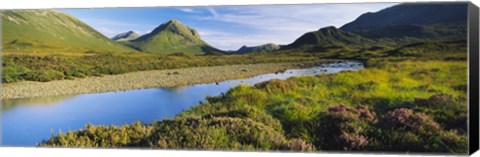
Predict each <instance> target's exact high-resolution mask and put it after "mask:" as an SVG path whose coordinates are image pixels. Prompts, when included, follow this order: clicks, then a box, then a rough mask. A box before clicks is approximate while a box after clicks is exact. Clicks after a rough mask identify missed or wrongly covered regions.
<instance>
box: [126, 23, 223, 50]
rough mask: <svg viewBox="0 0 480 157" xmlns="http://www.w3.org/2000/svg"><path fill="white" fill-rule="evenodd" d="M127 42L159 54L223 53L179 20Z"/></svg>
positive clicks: (131, 45) (140, 48)
mask: <svg viewBox="0 0 480 157" xmlns="http://www.w3.org/2000/svg"><path fill="white" fill-rule="evenodd" d="M125 44H126V45H127V46H130V47H132V48H134V49H137V50H140V51H144V52H148V53H157V54H171V53H184V54H210V53H222V51H220V50H218V49H216V48H214V47H212V46H210V45H208V44H207V43H206V42H205V41H203V40H202V39H201V38H200V35H199V34H198V32H197V31H196V30H194V29H192V28H190V27H188V26H186V25H184V24H182V23H180V21H177V20H170V21H168V22H166V23H163V24H161V25H160V26H158V27H157V28H155V29H154V30H153V31H152V32H150V33H148V34H145V35H143V36H141V37H139V38H137V39H135V40H132V41H130V42H127V43H125Z"/></svg>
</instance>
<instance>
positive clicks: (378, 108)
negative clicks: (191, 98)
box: [41, 60, 468, 153]
mask: <svg viewBox="0 0 480 157" xmlns="http://www.w3.org/2000/svg"><path fill="white" fill-rule="evenodd" d="M466 76H467V64H466V62H465V61H444V60H430V61H408V60H407V61H400V62H388V63H386V64H385V65H382V66H378V67H370V68H368V69H365V70H361V71H349V72H341V73H337V74H329V75H318V76H306V77H294V78H290V79H288V80H271V81H268V82H264V83H260V84H257V85H255V86H246V85H240V86H238V87H236V88H233V89H231V90H229V91H228V92H227V93H224V94H222V95H221V96H217V97H209V98H207V101H206V102H202V103H201V104H199V105H197V106H195V107H192V108H190V109H189V110H187V111H184V112H182V113H181V114H179V115H177V116H176V117H175V118H173V119H171V120H164V121H160V122H154V123H153V124H134V125H133V126H130V127H138V128H146V129H147V130H148V129H151V131H150V132H149V133H146V134H139V133H135V132H133V133H129V132H128V131H127V132H125V131H121V130H122V129H124V128H125V127H129V126H128V125H126V126H122V127H113V126H112V127H107V128H105V127H104V126H89V127H88V128H90V129H96V130H99V133H97V134H100V135H96V134H93V135H91V134H85V133H84V131H73V132H68V133H66V134H59V135H57V136H54V137H52V138H51V139H49V140H47V141H44V142H43V143H42V144H41V145H42V146H45V145H48V146H79V147H85V146H86V147H90V146H101V147H124V146H146V147H160V148H191V149H215V150H219V149H220V150H225V149H233V150H237V149H239V150H297V151H298V150H303V151H309V150H362V151H396V152H406V151H408V152H447V153H466V152H467V150H468V147H467V136H466V134H465V132H466V122H467V121H466V114H467V104H466V88H465V86H466V83H467V80H466ZM234 124H235V125H234ZM137 125H138V126H137ZM211 125H214V126H211ZM88 128H87V129H88ZM207 130H208V131H207ZM102 133H105V135H102ZM120 133H122V134H125V135H124V136H134V137H135V139H134V140H130V141H136V142H124V144H112V143H110V142H112V140H111V139H112V138H111V137H110V136H108V135H117V134H120ZM137 135H145V137H137ZM149 135H151V136H149ZM107 139H108V140H107ZM127 139H128V138H127ZM259 139H261V140H259ZM116 141H118V140H116ZM127 141H128V140H127ZM226 141H232V142H231V143H230V142H226ZM85 143H88V144H85ZM116 143H118V142H116ZM294 148H295V149H294Z"/></svg>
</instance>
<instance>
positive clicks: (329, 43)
mask: <svg viewBox="0 0 480 157" xmlns="http://www.w3.org/2000/svg"><path fill="white" fill-rule="evenodd" d="M372 43H373V41H372V40H370V39H367V38H364V37H362V36H359V35H356V34H354V33H350V32H345V31H342V30H340V29H337V28H335V27H333V26H330V27H325V28H322V29H320V30H318V31H313V32H308V33H305V34H304V35H302V36H301V37H300V38H298V39H297V40H295V41H294V42H293V43H291V44H289V45H286V46H284V47H282V49H319V48H326V47H335V46H362V45H366V44H372Z"/></svg>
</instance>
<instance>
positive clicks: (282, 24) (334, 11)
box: [60, 3, 396, 50]
mask: <svg viewBox="0 0 480 157" xmlns="http://www.w3.org/2000/svg"><path fill="white" fill-rule="evenodd" d="M393 5H396V3H364V4H315V5H264V6H262V5H259V6H201V7H158V8H96V9H62V10H60V11H62V12H65V13H68V14H70V15H73V16H75V17H77V18H79V19H80V20H82V21H83V22H85V23H87V24H88V25H90V26H92V27H93V28H94V29H96V30H98V31H99V32H100V33H102V34H104V35H105V36H107V37H113V36H115V35H116V34H119V33H122V32H127V31H130V30H131V31H135V32H137V33H140V34H145V33H149V32H150V31H152V30H153V29H154V28H155V27H157V26H158V25H160V24H162V23H164V22H166V21H168V20H170V19H177V20H179V21H180V22H182V23H184V24H186V25H188V26H189V27H191V28H193V29H196V30H197V31H198V32H199V34H200V36H201V37H202V39H203V40H204V41H206V42H207V43H209V44H210V45H212V46H214V47H217V48H219V49H223V50H237V49H238V48H240V47H241V46H242V45H247V46H256V45H261V44H266V43H276V44H289V43H291V42H293V41H294V40H295V39H297V38H298V37H300V36H301V35H302V34H304V33H306V32H309V31H315V30H318V29H320V28H322V27H326V26H336V27H341V26H342V25H343V24H345V23H348V22H350V21H353V20H355V18H357V17H358V16H360V15H361V14H363V13H366V12H376V11H379V10H381V9H384V8H387V7H390V6H393Z"/></svg>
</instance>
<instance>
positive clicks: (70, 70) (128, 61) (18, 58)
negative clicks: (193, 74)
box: [2, 52, 319, 83]
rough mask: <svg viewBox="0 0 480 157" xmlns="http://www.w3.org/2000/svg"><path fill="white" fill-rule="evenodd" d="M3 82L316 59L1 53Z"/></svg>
mask: <svg viewBox="0 0 480 157" xmlns="http://www.w3.org/2000/svg"><path fill="white" fill-rule="evenodd" d="M2 57H3V58H2V59H3V73H2V82H3V83H14V82H21V81H37V82H48V81H53V80H71V79H76V78H84V77H88V76H103V75H116V74H124V73H128V72H136V71H147V70H165V69H179V68H189V67H206V66H220V65H237V64H258V63H281V62H300V61H314V60H319V57H316V56H315V55H312V54H299V55H288V54H278V55H277V54H256V55H200V56H194V55H184V54H181V53H177V54H172V55H153V54H147V53H100V52H90V53H87V54H82V55H65V54H58V55H56V54H51V53H47V54H23V53H8V52H6V53H4V54H3V55H2Z"/></svg>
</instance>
